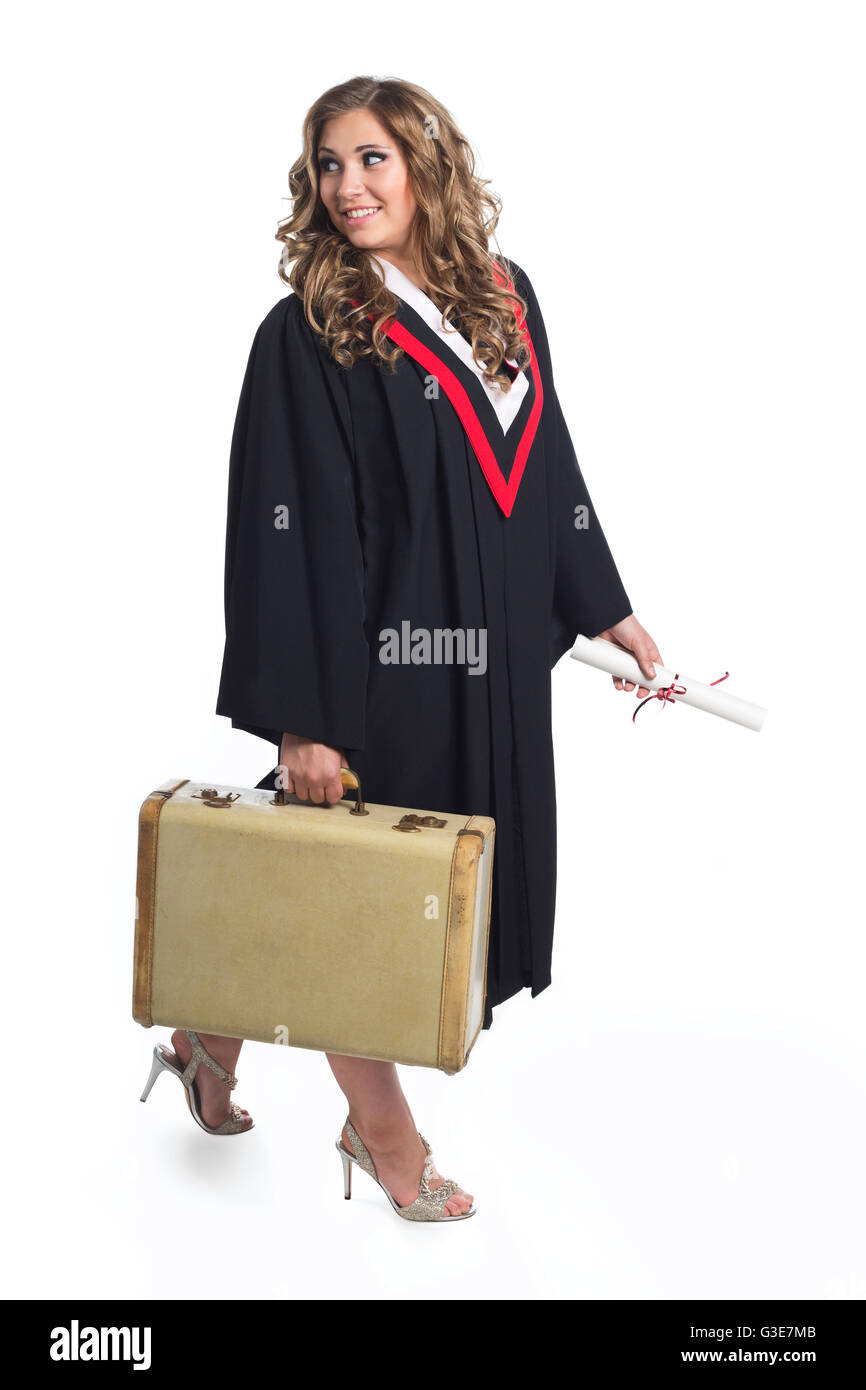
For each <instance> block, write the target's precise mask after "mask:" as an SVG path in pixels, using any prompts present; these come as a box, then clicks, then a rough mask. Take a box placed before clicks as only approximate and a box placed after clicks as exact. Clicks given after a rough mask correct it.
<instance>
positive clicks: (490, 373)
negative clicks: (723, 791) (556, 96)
mask: <svg viewBox="0 0 866 1390" xmlns="http://www.w3.org/2000/svg"><path fill="white" fill-rule="evenodd" d="M359 109H362V110H368V111H370V112H371V113H372V114H373V115H374V116H375V117H376V118H377V120H378V121H380V123H381V124H382V125H383V126H384V127H385V129H386V130H387V131H388V133H389V135H390V136H391V137H392V139H393V140H395V141H396V143H397V144H398V146H399V148H400V149H401V151H402V153H403V156H404V158H405V160H406V164H407V166H408V170H409V180H410V186H411V188H412V191H413V193H414V196H415V201H416V204H417V211H416V214H415V217H414V219H413V222H412V228H411V233H410V235H411V240H412V249H413V254H414V257H415V263H416V265H417V266H418V268H419V270H420V272H421V273H422V275H423V277H424V281H425V283H426V284H427V285H428V286H430V287H432V288H431V290H430V291H429V293H430V298H431V299H433V301H434V303H435V304H436V306H437V308H438V309H440V310H441V312H442V313H443V314H444V315H445V316H446V318H448V320H449V321H450V322H451V324H452V326H456V325H455V317H454V316H456V323H457V324H459V327H460V331H461V332H462V333H463V334H464V336H465V337H466V338H467V339H468V340H469V341H470V342H471V344H472V351H473V354H474V357H475V361H476V362H477V363H478V365H479V367H481V368H482V370H483V373H484V376H485V379H486V380H488V381H489V382H491V383H494V382H495V383H496V385H498V386H500V387H502V388H503V389H504V390H508V389H509V388H510V385H511V378H510V377H509V376H508V375H507V373H506V372H505V369H504V367H503V362H504V360H505V358H506V357H508V358H510V359H512V360H514V361H516V362H517V363H518V365H519V366H520V367H521V369H523V368H524V367H526V366H527V365H528V362H529V349H528V347H527V344H526V342H525V339H524V338H523V336H522V335H521V332H520V327H519V324H518V318H517V313H518V312H519V313H520V314H524V313H525V312H526V301H525V300H524V299H522V298H521V296H520V295H519V294H518V293H517V291H516V289H514V290H513V291H509V290H508V289H507V287H506V283H505V281H502V282H500V281H499V280H497V278H496V275H495V272H494V262H493V259H492V257H491V255H490V252H489V249H488V243H489V240H490V238H491V237H493V239H494V242H495V244H496V247H497V252H498V251H499V247H498V242H496V241H495V231H496V225H497V223H498V221H499V214H500V210H501V202H500V199H499V198H498V196H497V195H496V194H495V193H493V192H492V191H490V190H489V180H487V179H482V178H479V176H478V175H477V174H476V172H475V156H474V154H473V151H472V148H471V146H470V145H469V142H468V141H467V140H466V138H465V137H464V136H463V135H462V134H461V132H460V131H459V130H458V128H457V126H456V124H455V122H454V120H453V118H452V117H451V115H450V114H449V112H448V111H446V109H445V107H444V106H442V105H441V104H440V103H439V102H438V101H436V100H435V98H434V97H432V96H431V95H430V93H429V92H425V91H424V89H423V88H422V87H416V86H414V85H413V84H412V83H411V82H404V81H402V80H400V79H398V78H388V79H383V80H379V79H378V78H374V77H353V78H351V79H350V80H349V81H348V82H342V83H340V85H339V86H337V87H332V88H330V90H329V91H327V92H325V93H323V95H322V96H320V97H319V98H318V100H317V101H315V102H314V103H313V105H312V106H311V107H310V109H309V111H308V112H307V115H306V117H305V119H304V127H303V151H302V153H301V154H300V156H299V157H298V159H297V160H296V162H295V164H294V165H293V166H292V169H291V172H290V174H289V192H290V194H291V199H292V212H291V214H290V216H288V217H286V218H284V219H283V220H282V221H280V223H279V226H278V230H277V234H276V239H277V241H280V242H282V243H283V250H282V253H281V256H280V267H279V274H280V278H281V279H282V280H283V282H284V283H285V284H287V285H289V286H290V287H291V288H292V289H293V290H294V292H295V293H296V294H297V295H298V296H299V297H300V298H301V299H302V300H303V303H304V312H305V314H306V317H307V320H308V322H309V323H310V325H311V327H312V328H313V329H314V330H315V332H317V333H318V334H320V335H321V337H322V338H323V339H324V342H325V344H326V345H327V347H328V350H329V351H330V353H331V355H332V357H333V358H334V360H335V361H336V362H338V363H339V364H340V365H341V366H344V367H350V366H351V365H352V363H353V362H355V361H356V360H357V359H358V358H362V357H373V358H378V359H379V360H381V361H383V362H387V363H388V364H389V365H390V366H391V369H392V370H394V369H396V363H397V360H398V358H399V357H400V356H401V355H402V349H401V348H399V347H398V346H397V345H396V344H395V343H392V341H391V340H390V338H388V337H387V336H386V333H385V327H386V325H387V324H388V322H389V321H390V319H391V318H392V317H393V315H394V314H395V312H396V310H397V304H398V301H397V298H396V296H395V295H394V294H393V293H392V292H391V291H390V290H388V289H387V288H385V286H384V285H383V284H382V281H381V280H380V278H379V275H378V272H377V270H376V269H375V268H374V266H373V264H372V262H371V260H370V258H369V256H368V255H367V253H366V252H365V251H364V250H363V249H360V248H358V247H355V246H353V245H352V243H351V242H350V241H349V240H348V239H347V238H346V237H345V236H343V235H342V233H340V232H339V231H338V230H337V229H336V228H335V226H334V224H333V223H332V222H331V219H330V217H329V215H328V211H327V209H326V208H325V206H324V204H323V202H322V200H321V198H320V197H319V188H318V185H319V159H318V149H319V145H320V142H321V136H322V131H323V129H324V126H325V124H326V122H328V121H330V120H332V119H333V118H334V117H335V116H342V115H345V114H347V113H348V112H350V111H357V110H359ZM497 262H498V265H499V266H500V268H501V270H502V271H504V272H505V275H506V276H507V277H508V279H510V280H511V281H512V283H513V280H514V271H513V269H512V267H511V266H510V264H509V262H508V261H507V260H506V259H505V257H504V256H502V255H501V253H500V254H498V255H497ZM353 301H355V303H354V304H353ZM369 315H372V316H373V317H372V319H371V318H370V317H368V316H369Z"/></svg>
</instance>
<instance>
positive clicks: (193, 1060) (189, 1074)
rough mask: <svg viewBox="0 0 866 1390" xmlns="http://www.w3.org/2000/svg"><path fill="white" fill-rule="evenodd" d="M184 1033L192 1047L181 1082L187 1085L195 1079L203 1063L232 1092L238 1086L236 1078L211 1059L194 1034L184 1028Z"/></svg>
mask: <svg viewBox="0 0 866 1390" xmlns="http://www.w3.org/2000/svg"><path fill="white" fill-rule="evenodd" d="M184 1032H185V1033H186V1035H187V1037H188V1038H189V1041H190V1045H191V1047H192V1056H191V1057H190V1059H189V1061H188V1062H187V1064H186V1068H185V1070H184V1073H183V1077H182V1080H183V1081H184V1082H185V1083H186V1084H189V1083H190V1082H191V1081H192V1080H193V1078H194V1077H195V1074H196V1072H197V1071H198V1069H199V1067H200V1065H201V1063H202V1062H204V1064H205V1066H206V1067H208V1069H209V1070H210V1071H212V1072H213V1073H214V1075H215V1076H218V1077H219V1079H220V1081H224V1082H225V1083H226V1085H227V1086H228V1087H229V1089H230V1090H232V1091H233V1090H234V1088H235V1086H237V1084H238V1079H237V1077H236V1076H233V1075H232V1073H231V1072H230V1071H226V1069H225V1067H222V1066H220V1064H219V1062H217V1061H216V1059H215V1058H213V1057H211V1055H210V1053H209V1052H208V1050H207V1048H206V1047H205V1045H204V1043H202V1042H201V1041H200V1039H199V1037H198V1035H197V1034H196V1033H193V1032H192V1031H191V1030H190V1029H189V1028H185V1029H184Z"/></svg>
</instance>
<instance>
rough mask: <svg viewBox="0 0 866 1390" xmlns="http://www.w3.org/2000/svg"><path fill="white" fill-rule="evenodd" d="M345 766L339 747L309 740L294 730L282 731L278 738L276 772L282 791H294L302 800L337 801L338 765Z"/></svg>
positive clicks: (340, 785) (339, 786) (339, 785)
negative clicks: (277, 768) (278, 759)
mask: <svg viewBox="0 0 866 1390" xmlns="http://www.w3.org/2000/svg"><path fill="white" fill-rule="evenodd" d="M341 767H348V763H347V762H346V755H345V753H344V752H343V750H342V749H341V748H331V747H330V746H329V745H328V744H327V743H313V741H312V739H309V738H300V737H299V736H298V735H297V734H283V737H282V740H281V742H280V776H281V780H282V784H283V791H287V792H295V793H296V795H297V796H299V797H300V799H301V800H302V801H315V802H316V803H317V804H318V805H321V804H322V803H323V802H325V801H339V800H340V799H341V797H342V795H343V783H342V781H341V779H340V768H341Z"/></svg>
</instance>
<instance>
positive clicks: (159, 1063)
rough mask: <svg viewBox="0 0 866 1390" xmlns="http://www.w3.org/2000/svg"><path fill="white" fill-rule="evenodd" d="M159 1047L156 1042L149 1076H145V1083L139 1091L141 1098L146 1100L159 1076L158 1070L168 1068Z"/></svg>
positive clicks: (166, 1069) (161, 1070)
mask: <svg viewBox="0 0 866 1390" xmlns="http://www.w3.org/2000/svg"><path fill="white" fill-rule="evenodd" d="M159 1048H160V1044H159V1043H157V1045H156V1047H155V1048H154V1049H153V1066H152V1067H151V1069H150V1076H149V1077H148V1078H147V1084H146V1086H145V1088H144V1090H143V1091H142V1093H141V1096H140V1099H141V1100H147V1098H148V1096H149V1095H150V1093H151V1091H152V1090H153V1087H154V1083H155V1081H156V1078H157V1077H158V1076H159V1074H160V1072H163V1071H168V1070H170V1068H169V1064H168V1062H167V1061H166V1060H165V1058H164V1057H163V1055H162V1053H161V1052H160V1050H159Z"/></svg>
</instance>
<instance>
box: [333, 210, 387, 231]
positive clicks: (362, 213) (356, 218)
mask: <svg viewBox="0 0 866 1390" xmlns="http://www.w3.org/2000/svg"><path fill="white" fill-rule="evenodd" d="M378 211H379V209H378V208H347V209H346V211H345V212H342V213H341V214H340V216H341V217H344V218H345V219H346V221H347V222H348V223H349V225H350V226H352V227H357V226H358V224H359V223H361V222H369V220H370V218H371V217H375V216H376V213H377V212H378Z"/></svg>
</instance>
